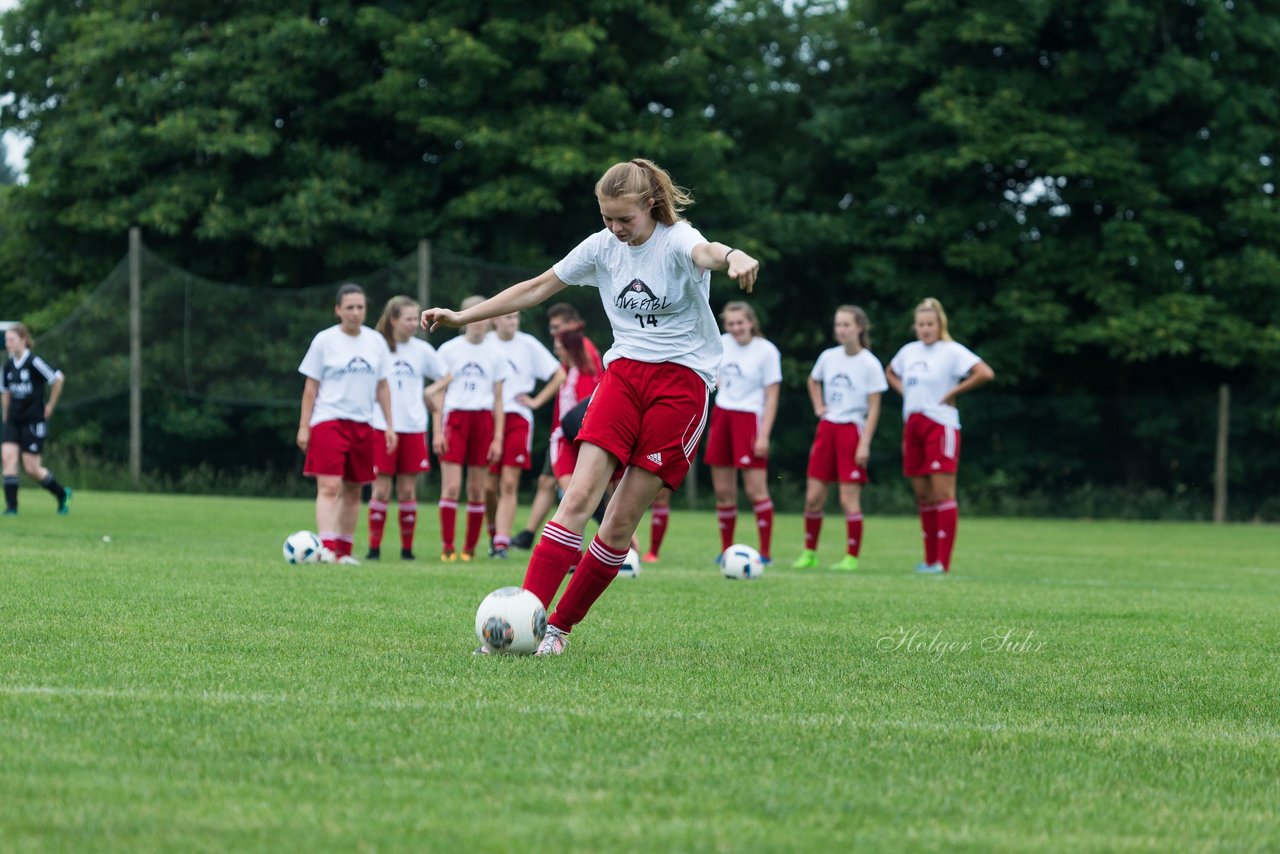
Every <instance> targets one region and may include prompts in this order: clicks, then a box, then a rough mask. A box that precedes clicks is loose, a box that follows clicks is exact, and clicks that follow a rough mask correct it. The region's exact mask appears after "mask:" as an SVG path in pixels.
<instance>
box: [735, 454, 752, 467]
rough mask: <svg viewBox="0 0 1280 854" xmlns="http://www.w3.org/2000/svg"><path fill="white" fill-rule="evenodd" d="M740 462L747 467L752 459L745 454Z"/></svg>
mask: <svg viewBox="0 0 1280 854" xmlns="http://www.w3.org/2000/svg"><path fill="white" fill-rule="evenodd" d="M738 462H740V463H742V464H743V465H744V466H745V465H746V464H747V463H749V462H751V457H748V456H747V455H746V454H743V455H742V458H741V459H739V460H738Z"/></svg>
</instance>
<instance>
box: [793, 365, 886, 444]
mask: <svg viewBox="0 0 1280 854" xmlns="http://www.w3.org/2000/svg"><path fill="white" fill-rule="evenodd" d="M809 378H810V379H812V380H814V381H816V382H820V383H822V402H823V404H824V405H825V406H826V407H827V412H826V414H825V415H823V416H822V418H823V420H824V421H830V422H832V423H833V424H857V425H858V426H859V427H862V426H864V425H865V424H866V423H867V411H868V409H869V408H870V402H869V400H868V396H869V395H872V394H875V393H877V392H883V391H885V390H886V389H887V388H889V382H888V380H886V379H885V375H884V367H883V366H882V365H881V364H880V360H879V359H877V358H876V357H875V354H874V353H872V352H871V351H870V350H866V349H863V350H859V351H858V352H857V353H855V354H854V355H852V356H850V355H849V354H848V353H846V352H845V351H844V347H842V346H840V347H832V348H831V349H829V350H823V351H822V355H820V356H818V361H817V362H815V363H814V365H813V370H812V371H810V372H809Z"/></svg>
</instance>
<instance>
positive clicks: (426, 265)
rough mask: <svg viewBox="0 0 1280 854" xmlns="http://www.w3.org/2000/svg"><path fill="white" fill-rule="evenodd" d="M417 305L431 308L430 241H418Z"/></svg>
mask: <svg viewBox="0 0 1280 854" xmlns="http://www.w3.org/2000/svg"><path fill="white" fill-rule="evenodd" d="M418 305H420V306H422V307H423V308H431V241H430V240H419V241H418Z"/></svg>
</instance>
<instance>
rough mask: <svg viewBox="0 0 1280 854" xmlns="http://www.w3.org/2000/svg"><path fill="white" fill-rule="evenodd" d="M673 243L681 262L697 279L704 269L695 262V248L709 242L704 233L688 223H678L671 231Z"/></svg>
mask: <svg viewBox="0 0 1280 854" xmlns="http://www.w3.org/2000/svg"><path fill="white" fill-rule="evenodd" d="M671 242H672V245H673V246H675V248H676V250H677V253H678V255H679V257H680V260H681V261H683V262H684V267H685V269H686V270H687V271H688V273H689V274H690V275H691V276H694V277H695V278H696V277H697V276H700V275H701V274H702V268H701V267H699V266H698V265H697V264H695V263H694V261H693V247H695V246H697V245H698V244H700V243H706V242H707V239H706V238H705V237H703V236H702V232H700V231H698V229H696V228H694V227H693V226H692V225H689V223H687V222H684V223H677V224H676V225H675V226H673V227H672V230H671Z"/></svg>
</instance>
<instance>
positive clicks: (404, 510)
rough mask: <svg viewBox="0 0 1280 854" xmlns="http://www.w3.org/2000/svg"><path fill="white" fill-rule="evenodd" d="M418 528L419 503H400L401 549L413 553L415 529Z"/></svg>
mask: <svg viewBox="0 0 1280 854" xmlns="http://www.w3.org/2000/svg"><path fill="white" fill-rule="evenodd" d="M417 526H418V502H416V501H401V502H400V548H401V549H402V550H403V551H406V552H410V551H413V529H414V528H416V527H417Z"/></svg>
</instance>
